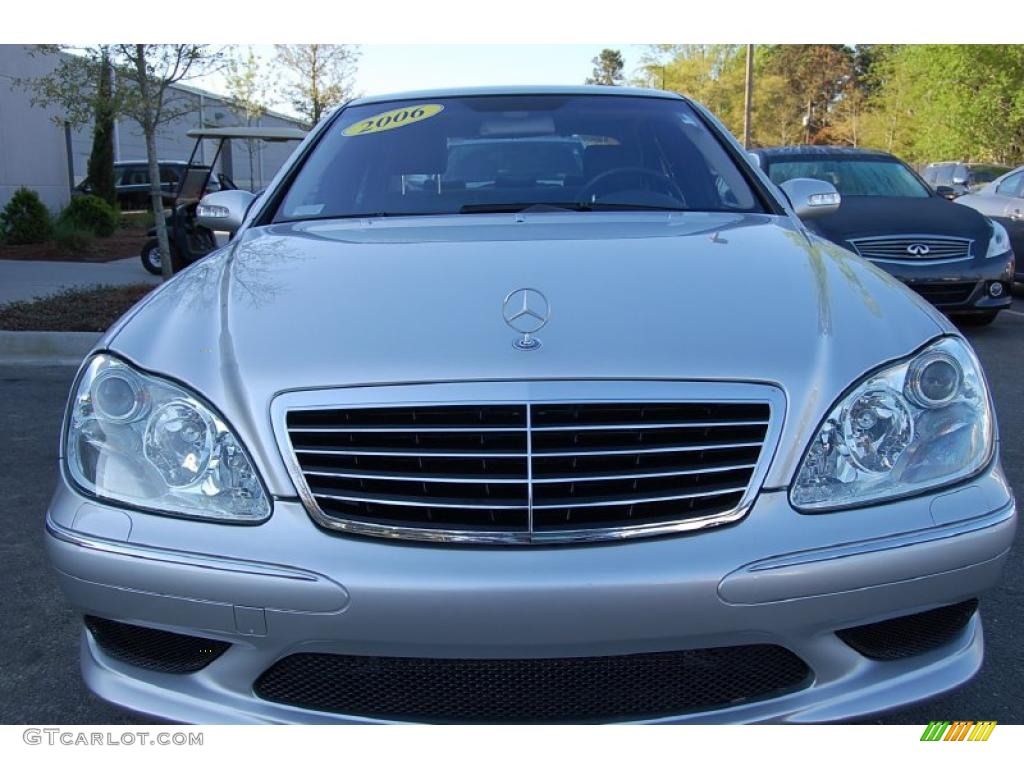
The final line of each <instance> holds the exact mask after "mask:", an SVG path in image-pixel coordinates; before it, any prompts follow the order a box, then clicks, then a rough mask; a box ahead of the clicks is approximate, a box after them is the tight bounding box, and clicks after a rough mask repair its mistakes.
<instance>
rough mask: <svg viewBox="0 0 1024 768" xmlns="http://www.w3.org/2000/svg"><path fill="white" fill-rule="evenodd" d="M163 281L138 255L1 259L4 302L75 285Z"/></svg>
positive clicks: (0, 299) (1, 300)
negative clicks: (96, 260) (99, 258)
mask: <svg viewBox="0 0 1024 768" xmlns="http://www.w3.org/2000/svg"><path fill="white" fill-rule="evenodd" d="M159 282H160V277H159V276H158V275H151V274H149V272H147V271H146V270H145V269H144V268H143V267H142V262H141V261H140V260H139V257H138V256H132V257H131V258H128V259H117V260H116V261H107V262H102V263H89V262H84V261H13V260H7V259H0V304H6V303H7V302H9V301H29V300H31V299H34V298H36V297H40V296H49V295H50V294H52V293H56V292H57V291H59V290H60V289H61V288H68V287H72V286H74V287H77V288H85V287H89V286H93V285H129V284H132V283H152V284H153V285H156V284H157V283H159Z"/></svg>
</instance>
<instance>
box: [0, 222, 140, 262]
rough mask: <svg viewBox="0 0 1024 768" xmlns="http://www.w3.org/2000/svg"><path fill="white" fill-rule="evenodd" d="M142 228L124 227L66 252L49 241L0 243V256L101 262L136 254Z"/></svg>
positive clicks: (13, 259)
mask: <svg viewBox="0 0 1024 768" xmlns="http://www.w3.org/2000/svg"><path fill="white" fill-rule="evenodd" d="M147 239H148V238H147V237H146V231H145V230H144V229H134V228H125V229H119V230H117V231H116V232H115V233H114V234H113V235H111V236H110V237H103V238H97V239H96V240H95V241H93V243H92V247H91V248H89V249H88V250H82V251H76V252H74V253H69V252H68V251H67V250H65V249H63V248H61V247H60V246H58V245H57V243H55V242H53V241H49V242H45V243H34V244H32V245H4V244H2V243H0V259H10V260H12V261H85V262H93V263H95V262H103V261H116V260H117V259H126V258H128V257H129V256H135V257H138V255H139V251H141V250H142V246H143V245H144V244H145V242H146V240H147Z"/></svg>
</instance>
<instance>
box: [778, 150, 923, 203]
mask: <svg viewBox="0 0 1024 768" xmlns="http://www.w3.org/2000/svg"><path fill="white" fill-rule="evenodd" d="M768 176H769V177H770V178H771V180H772V181H774V182H775V183H776V184H781V183H782V182H784V181H789V180H790V179H820V180H821V181H827V182H829V183H830V184H832V185H833V186H835V188H836V189H837V190H839V194H840V195H842V196H843V197H929V196H930V193H929V192H928V188H927V187H926V186H925V185H924V184H922V183H921V182H920V181H918V180H917V177H916V176H914V174H913V173H911V172H910V170H909V169H908V168H907V167H906V166H905V165H903V163H901V162H899V161H898V160H879V159H875V158H872V159H870V160H868V159H859V158H846V157H821V158H800V159H792V160H789V159H779V160H772V161H771V164H770V165H769V166H768Z"/></svg>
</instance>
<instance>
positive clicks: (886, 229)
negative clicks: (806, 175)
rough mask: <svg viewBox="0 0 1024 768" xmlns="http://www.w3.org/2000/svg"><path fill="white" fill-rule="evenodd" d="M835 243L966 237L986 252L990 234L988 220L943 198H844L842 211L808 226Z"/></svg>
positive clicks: (981, 251) (840, 209) (841, 206)
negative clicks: (885, 237)
mask: <svg viewBox="0 0 1024 768" xmlns="http://www.w3.org/2000/svg"><path fill="white" fill-rule="evenodd" d="M808 226H809V228H810V229H812V230H813V231H814V232H816V233H817V234H819V235H821V236H822V237H825V238H828V239H829V240H831V241H832V242H834V243H839V244H840V245H845V243H846V241H848V240H850V239H853V238H858V237H877V236H879V235H941V236H947V237H967V238H970V239H972V240H974V241H976V242H977V243H979V245H980V253H982V254H984V253H985V248H986V247H987V246H988V239H989V236H990V235H991V231H990V229H989V227H988V224H986V222H985V218H984V217H983V216H982V215H981V214H979V213H978V212H977V211H975V210H972V209H971V208H968V207H966V206H962V205H952V204H951V203H950V201H949V200H946V199H944V198H941V197H920V198H918V197H844V198H843V202H842V204H841V205H840V206H839V210H838V211H836V212H835V213H831V214H828V215H826V216H822V217H821V218H818V219H815V220H813V221H812V222H811V223H809V225H808Z"/></svg>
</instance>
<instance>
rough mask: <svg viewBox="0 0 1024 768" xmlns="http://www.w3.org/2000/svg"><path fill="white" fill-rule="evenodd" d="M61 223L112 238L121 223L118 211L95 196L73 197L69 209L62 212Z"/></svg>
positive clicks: (98, 235)
mask: <svg viewBox="0 0 1024 768" xmlns="http://www.w3.org/2000/svg"><path fill="white" fill-rule="evenodd" d="M59 221H61V222H66V223H67V224H68V225H70V226H72V227H74V228H76V229H80V230H86V231H88V232H91V233H92V234H94V235H96V236H97V237H110V236H111V235H112V234H114V232H115V231H116V230H117V225H118V223H119V221H118V213H117V209H115V208H114V207H113V206H112V205H111V204H110V203H108V202H107V201H106V200H101V199H100V198H98V197H96V196H95V195H79V196H78V197H72V198H71V202H70V203H68V206H67V208H65V209H64V210H63V211H61V212H60V219H59Z"/></svg>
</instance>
